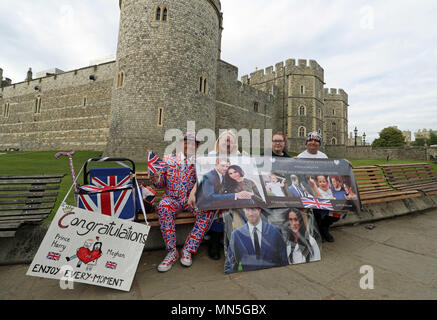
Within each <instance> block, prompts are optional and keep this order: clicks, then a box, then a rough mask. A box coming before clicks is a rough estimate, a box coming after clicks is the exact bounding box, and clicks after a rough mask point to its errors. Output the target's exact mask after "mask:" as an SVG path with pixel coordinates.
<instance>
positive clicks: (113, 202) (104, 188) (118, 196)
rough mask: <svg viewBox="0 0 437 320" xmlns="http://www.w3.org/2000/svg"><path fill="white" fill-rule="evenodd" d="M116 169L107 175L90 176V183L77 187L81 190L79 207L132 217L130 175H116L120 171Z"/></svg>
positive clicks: (132, 204)
mask: <svg viewBox="0 0 437 320" xmlns="http://www.w3.org/2000/svg"><path fill="white" fill-rule="evenodd" d="M117 169H118V168H115V169H113V170H111V171H110V173H112V174H108V175H107V176H102V175H99V176H97V175H95V176H92V177H91V183H92V184H89V185H84V186H80V187H79V189H80V191H82V192H80V193H79V194H78V200H79V208H83V209H86V210H88V211H92V212H96V213H100V214H104V215H107V216H113V217H116V218H120V219H133V218H134V214H135V210H134V202H133V198H132V194H133V193H132V186H131V184H129V182H130V175H129V174H128V175H125V174H122V175H118V176H117V175H116V174H117V173H119V171H120V170H117Z"/></svg>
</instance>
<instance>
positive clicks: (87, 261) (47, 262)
mask: <svg viewBox="0 0 437 320" xmlns="http://www.w3.org/2000/svg"><path fill="white" fill-rule="evenodd" d="M149 230H150V227H149V226H146V225H143V224H139V223H134V222H130V221H126V220H121V219H114V218H111V217H109V216H105V215H100V214H93V213H92V212H90V211H86V210H83V209H80V208H76V207H72V206H69V205H65V204H63V205H61V206H60V207H59V209H58V212H57V213H56V215H55V217H54V219H53V221H52V224H51V225H50V227H49V229H48V231H47V233H46V235H45V237H44V239H43V241H42V243H41V245H40V247H39V249H38V252H37V253H36V255H35V257H34V259H33V261H32V264H31V265H30V267H29V269H28V271H27V273H26V275H29V276H36V277H42V278H49V279H59V280H61V279H68V280H71V281H74V282H81V283H87V284H91V285H97V286H103V287H108V288H112V289H118V290H123V291H129V290H130V287H131V285H132V281H133V278H134V275H135V272H136V269H137V266H138V262H139V260H140V258H141V254H142V252H143V249H144V245H145V243H146V240H147V237H148V234H149Z"/></svg>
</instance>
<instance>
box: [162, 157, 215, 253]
mask: <svg viewBox="0 0 437 320" xmlns="http://www.w3.org/2000/svg"><path fill="white" fill-rule="evenodd" d="M195 168H196V166H195V164H193V163H192V162H191V163H190V162H189V161H187V159H184V157H183V156H182V155H181V154H179V155H176V154H173V155H168V156H166V157H164V164H163V168H162V170H161V171H160V173H159V181H158V183H157V184H156V185H155V186H156V187H158V188H165V193H164V195H163V197H162V199H161V201H160V202H159V204H158V208H157V209H158V218H159V224H160V229H161V233H162V237H163V239H164V242H165V245H166V248H167V250H172V249H175V248H176V230H175V215H176V213H178V212H180V211H190V212H193V214H194V216H195V219H196V221H195V223H194V227H193V229H192V230H191V232H190V234H189V235H188V237H187V239H186V241H185V245H184V249H185V250H187V251H189V252H191V253H196V252H197V250H198V248H199V245H200V242H201V241H202V239H203V236H204V234H205V232H206V231H208V229H209V228H210V226H211V223H212V217H213V215H214V213H215V210H208V211H201V210H198V209H194V210H193V209H192V208H190V207H189V206H188V197H189V195H190V192H191V190H192V189H193V187H194V184H195V182H196V170H195Z"/></svg>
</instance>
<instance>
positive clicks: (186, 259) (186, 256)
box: [181, 250, 193, 267]
mask: <svg viewBox="0 0 437 320" xmlns="http://www.w3.org/2000/svg"><path fill="white" fill-rule="evenodd" d="M181 264H182V265H183V266H186V267H191V265H192V264H193V259H192V258H191V252H188V251H186V250H182V257H181Z"/></svg>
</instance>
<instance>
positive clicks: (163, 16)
mask: <svg viewBox="0 0 437 320" xmlns="http://www.w3.org/2000/svg"><path fill="white" fill-rule="evenodd" d="M162 21H167V8H164V10H163V11H162Z"/></svg>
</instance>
